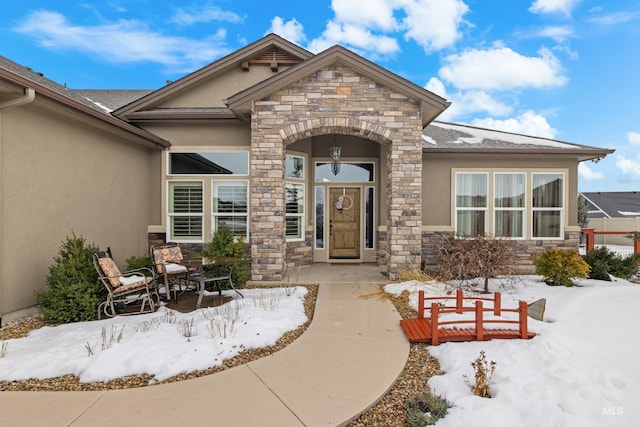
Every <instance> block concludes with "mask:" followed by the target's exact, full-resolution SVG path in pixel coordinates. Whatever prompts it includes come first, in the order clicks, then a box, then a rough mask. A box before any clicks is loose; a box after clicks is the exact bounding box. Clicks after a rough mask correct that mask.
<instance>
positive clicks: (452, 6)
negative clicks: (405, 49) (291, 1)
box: [308, 0, 470, 58]
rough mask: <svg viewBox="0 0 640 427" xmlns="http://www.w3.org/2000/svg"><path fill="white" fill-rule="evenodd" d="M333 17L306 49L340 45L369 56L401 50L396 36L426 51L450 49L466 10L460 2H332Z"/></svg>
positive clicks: (350, 0) (345, 0)
mask: <svg viewBox="0 0 640 427" xmlns="http://www.w3.org/2000/svg"><path fill="white" fill-rule="evenodd" d="M331 7H332V8H333V11H334V13H335V17H334V18H333V19H332V20H330V21H329V22H328V23H327V26H326V28H325V30H324V32H323V33H322V35H321V36H320V37H318V38H316V39H314V40H311V42H310V43H309V46H308V49H309V50H311V51H312V52H320V51H322V50H325V49H327V48H328V47H331V46H333V45H335V44H342V45H345V46H347V47H349V48H352V49H353V50H356V51H360V52H362V53H363V54H366V55H367V56H369V57H373V58H380V57H388V56H392V55H393V54H395V53H397V52H399V51H400V46H399V44H398V40H397V39H396V37H399V36H402V37H404V39H405V40H414V41H415V42H416V43H418V44H419V45H420V46H421V47H422V48H423V49H424V50H425V51H427V52H431V51H434V50H438V49H443V48H446V47H451V46H453V45H454V43H455V42H456V41H457V40H459V39H460V38H461V36H462V35H461V32H460V27H461V26H462V25H464V24H466V25H470V24H468V23H467V22H465V21H464V20H463V16H464V14H465V13H467V12H468V11H469V7H468V6H467V5H466V4H465V3H464V2H463V1H462V0H370V1H367V2H366V4H364V2H363V1H353V0H332V2H331Z"/></svg>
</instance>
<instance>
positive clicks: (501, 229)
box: [495, 210, 524, 237]
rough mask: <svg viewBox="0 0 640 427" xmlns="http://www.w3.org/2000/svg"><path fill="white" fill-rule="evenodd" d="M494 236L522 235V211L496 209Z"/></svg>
mask: <svg viewBox="0 0 640 427" xmlns="http://www.w3.org/2000/svg"><path fill="white" fill-rule="evenodd" d="M495 215H496V229H495V236H496V237H524V236H523V231H524V226H523V225H524V224H523V219H524V215H523V212H522V211H519V210H518V211H496V212H495Z"/></svg>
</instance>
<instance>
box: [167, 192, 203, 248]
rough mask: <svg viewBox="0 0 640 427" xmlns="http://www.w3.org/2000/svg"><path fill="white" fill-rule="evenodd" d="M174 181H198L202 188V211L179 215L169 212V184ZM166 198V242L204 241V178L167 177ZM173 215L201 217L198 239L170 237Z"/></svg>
mask: <svg viewBox="0 0 640 427" xmlns="http://www.w3.org/2000/svg"><path fill="white" fill-rule="evenodd" d="M175 183H183V184H188V183H200V188H201V189H202V202H201V203H202V212H201V213H200V214H199V215H198V214H184V213H180V214H179V215H176V214H175V213H173V214H172V213H171V205H170V200H171V184H174V185H175ZM166 200H167V207H166V221H167V231H166V237H165V238H166V241H167V242H172V243H204V232H205V227H204V225H205V223H204V210H205V204H204V200H205V188H204V180H199V179H167V184H166ZM174 216H200V217H201V218H202V230H201V235H200V238H199V239H172V234H173V232H172V230H171V218H172V217H174Z"/></svg>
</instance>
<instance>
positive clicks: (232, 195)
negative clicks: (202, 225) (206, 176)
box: [213, 181, 247, 213]
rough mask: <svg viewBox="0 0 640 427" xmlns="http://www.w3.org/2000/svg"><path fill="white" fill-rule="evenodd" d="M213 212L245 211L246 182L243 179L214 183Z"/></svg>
mask: <svg viewBox="0 0 640 427" xmlns="http://www.w3.org/2000/svg"><path fill="white" fill-rule="evenodd" d="M213 212H216V213H247V183H246V182H243V181H228V182H221V181H218V182H216V183H214V197H213Z"/></svg>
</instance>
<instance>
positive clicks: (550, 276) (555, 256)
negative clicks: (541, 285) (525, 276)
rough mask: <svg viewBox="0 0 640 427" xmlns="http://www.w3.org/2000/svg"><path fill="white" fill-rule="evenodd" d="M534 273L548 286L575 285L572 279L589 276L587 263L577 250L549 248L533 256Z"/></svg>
mask: <svg viewBox="0 0 640 427" xmlns="http://www.w3.org/2000/svg"><path fill="white" fill-rule="evenodd" d="M533 263H534V264H535V266H536V274H539V275H541V276H542V280H543V281H544V282H545V283H546V284H547V285H550V286H567V287H569V286H575V283H574V282H573V279H586V278H587V277H589V269H590V267H589V264H587V263H586V262H585V261H584V260H583V259H582V257H581V256H580V254H579V253H578V251H576V250H574V249H572V250H564V249H560V248H550V249H547V250H545V251H544V252H542V253H541V254H538V255H536V256H534V257H533Z"/></svg>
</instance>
